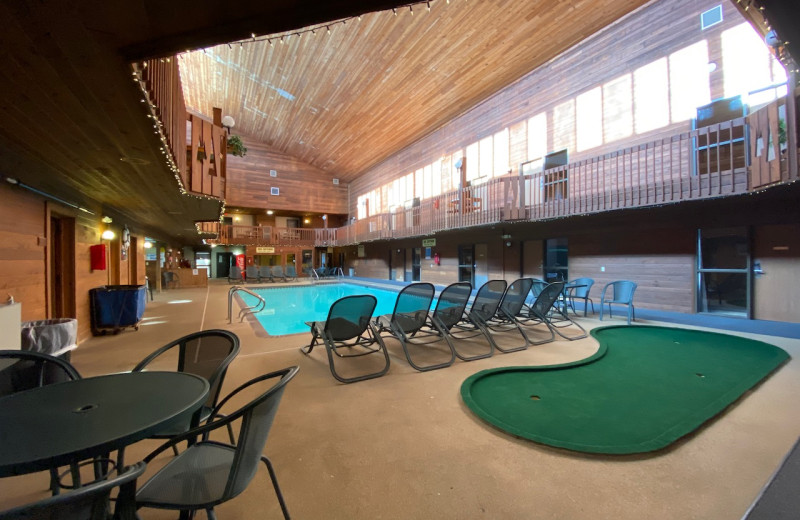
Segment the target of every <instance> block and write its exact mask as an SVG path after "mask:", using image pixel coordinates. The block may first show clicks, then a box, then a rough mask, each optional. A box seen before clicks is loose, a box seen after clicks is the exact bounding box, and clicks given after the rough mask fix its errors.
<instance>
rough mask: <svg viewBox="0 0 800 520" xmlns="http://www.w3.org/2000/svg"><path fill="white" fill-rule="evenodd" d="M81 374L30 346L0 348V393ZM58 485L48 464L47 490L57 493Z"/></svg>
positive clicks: (21, 389) (78, 377) (35, 386)
mask: <svg viewBox="0 0 800 520" xmlns="http://www.w3.org/2000/svg"><path fill="white" fill-rule="evenodd" d="M80 378H81V376H80V374H79V373H78V371H77V370H75V367H73V366H72V365H71V364H69V363H68V362H67V361H65V360H63V359H61V358H58V357H55V356H51V355H49V354H45V353H43V352H33V351H30V350H0V397H4V396H7V395H11V394H15V393H17V392H23V391H25V390H31V389H33V388H38V387H40V386H46V385H51V384H53V383H61V382H65V381H75V380H76V379H80ZM61 487H62V485H61V484H60V483H59V479H58V469H57V468H51V469H50V491H52V492H53V494H54V495H56V494H58V492H59V489H60V488H61Z"/></svg>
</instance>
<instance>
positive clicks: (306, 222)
mask: <svg viewBox="0 0 800 520" xmlns="http://www.w3.org/2000/svg"><path fill="white" fill-rule="evenodd" d="M303 224H311V219H310V218H306V219H303Z"/></svg>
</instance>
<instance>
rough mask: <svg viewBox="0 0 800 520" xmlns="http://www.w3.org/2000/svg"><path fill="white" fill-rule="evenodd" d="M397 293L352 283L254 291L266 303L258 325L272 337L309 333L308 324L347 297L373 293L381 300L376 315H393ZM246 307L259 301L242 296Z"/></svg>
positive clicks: (326, 313)
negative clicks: (336, 302) (334, 303)
mask: <svg viewBox="0 0 800 520" xmlns="http://www.w3.org/2000/svg"><path fill="white" fill-rule="evenodd" d="M400 289H401V287H398V288H397V290H396V291H394V290H391V289H382V288H378V287H372V286H367V285H360V284H353V283H330V284H327V283H325V284H313V285H292V286H283V287H265V288H251V289H250V290H252V291H253V292H256V293H258V294H259V295H261V297H263V298H264V300H265V301H266V306H265V307H264V310H262V311H261V312H259V313H257V314H255V315H254V316H255V317H256V318H257V319H258V322H259V323H260V324H261V326H262V327H263V328H264V330H265V331H266V332H267V334H269V335H270V336H284V335H287V334H298V333H303V332H308V331H309V329H308V325H306V324H305V322H307V321H325V319H326V318H327V317H328V311H329V310H330V308H331V304H333V302H335V301H336V300H338V299H339V298H343V297H345V296H352V295H356V294H372V295H373V296H375V297H376V298H377V299H378V305H377V306H376V307H375V312H374V313H373V315H374V316H380V315H382V314H391V313H392V311H393V310H394V304H395V301H396V300H397V293H398V292H399V291H400ZM240 295H241V297H242V299H244V302H245V304H247V305H254V304H255V303H256V299H255V298H254V297H253V296H250V295H249V294H247V293H240Z"/></svg>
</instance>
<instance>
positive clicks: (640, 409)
mask: <svg viewBox="0 0 800 520" xmlns="http://www.w3.org/2000/svg"><path fill="white" fill-rule="evenodd" d="M592 336H594V337H595V339H597V341H598V342H599V343H600V348H599V350H598V351H597V353H596V354H594V355H593V356H590V357H589V358H586V359H584V360H581V361H577V362H574V363H567V364H563V365H550V366H541V367H506V368H497V369H491V370H484V371H482V372H478V373H477V374H474V375H472V376H470V377H469V378H468V379H467V380H466V381H464V383H463V384H462V386H461V397H462V398H463V399H464V402H465V403H466V404H467V406H469V408H470V409H471V410H472V411H473V412H475V413H476V414H477V415H478V416H479V417H481V418H482V419H484V420H485V421H487V422H489V423H490V424H492V425H494V426H496V427H498V428H500V429H502V430H505V431H507V432H508V433H511V434H513V435H516V436H519V437H523V438H525V439H530V440H533V441H536V442H540V443H543V444H548V445H551V446H558V447H561V448H566V449H569V450H575V451H583V452H591V453H616V454H622V453H642V452H648V451H654V450H657V449H660V448H663V447H665V446H667V445H669V444H670V443H672V442H674V441H675V440H677V439H679V438H680V437H682V436H684V435H686V434H687V433H689V432H691V431H693V430H694V429H696V428H697V427H699V426H700V425H701V424H703V423H704V422H706V421H707V420H709V419H710V418H712V417H714V416H715V415H717V414H718V413H720V412H721V411H722V410H723V409H725V407H726V406H728V405H730V404H731V403H733V402H734V401H736V400H737V399H738V398H739V397H740V396H741V395H742V394H743V393H744V392H746V391H747V390H748V389H750V388H752V387H753V386H754V385H755V384H757V383H758V382H759V381H761V380H762V379H763V378H765V377H766V376H767V375H769V374H770V373H771V372H772V371H773V370H775V369H776V368H777V367H778V366H780V365H781V364H782V363H783V362H784V361H786V360H787V359H789V355H788V354H787V353H786V352H785V351H784V350H782V349H780V348H778V347H776V346H774V345H770V344H769V343H764V342H761V341H755V340H751V339H746V338H742V337H738V336H730V335H726V334H717V333H713V332H704V331H697V330H687V329H677V328H669V327H650V326H632V327H631V326H615V327H604V328H599V329H594V330H592Z"/></svg>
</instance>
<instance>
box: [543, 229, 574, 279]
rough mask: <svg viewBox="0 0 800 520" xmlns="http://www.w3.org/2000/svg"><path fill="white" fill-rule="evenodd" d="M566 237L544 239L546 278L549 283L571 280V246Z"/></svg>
mask: <svg viewBox="0 0 800 520" xmlns="http://www.w3.org/2000/svg"><path fill="white" fill-rule="evenodd" d="M567 246H568V242H567V239H566V238H548V239H547V240H545V241H544V280H545V281H546V282H547V283H552V282H559V281H563V282H566V281H567V280H569V268H568V264H569V248H568V247H567Z"/></svg>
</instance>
